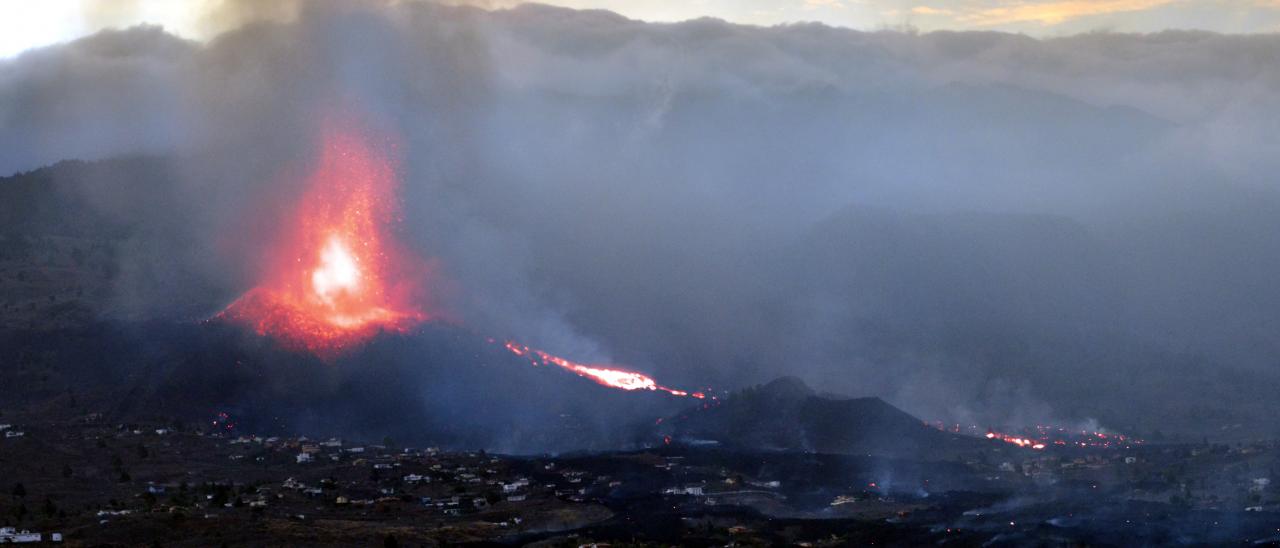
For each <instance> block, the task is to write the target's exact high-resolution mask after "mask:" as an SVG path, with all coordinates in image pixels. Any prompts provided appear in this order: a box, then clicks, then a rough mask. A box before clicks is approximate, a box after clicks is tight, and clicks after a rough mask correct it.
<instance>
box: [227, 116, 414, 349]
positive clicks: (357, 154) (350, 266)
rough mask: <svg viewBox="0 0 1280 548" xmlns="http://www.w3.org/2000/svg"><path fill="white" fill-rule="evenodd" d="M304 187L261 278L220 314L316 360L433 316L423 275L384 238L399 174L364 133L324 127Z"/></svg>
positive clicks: (394, 211)
mask: <svg viewBox="0 0 1280 548" xmlns="http://www.w3.org/2000/svg"><path fill="white" fill-rule="evenodd" d="M321 147H322V148H321V151H320V156H319V161H318V163H317V165H316V167H315V169H314V171H313V172H312V173H311V175H310V176H309V178H308V180H307V191H306V193H305V195H303V197H302V199H301V201H300V202H299V203H298V207H297V209H296V210H295V211H294V212H293V214H292V217H290V218H289V219H288V220H287V221H286V224H285V227H284V231H283V233H282V235H281V237H280V238H279V239H278V240H277V241H276V242H275V244H274V246H273V247H272V248H271V259H270V261H269V264H268V267H267V270H266V272H265V275H264V276H263V278H262V280H261V282H260V283H259V284H258V285H257V286H256V287H254V288H253V289H251V290H249V291H248V292H247V293H245V294H244V295H243V296H242V297H240V298H239V299H237V300H236V301H235V302H233V303H232V304H231V305H230V306H228V307H227V308H226V310H224V311H223V312H222V313H221V314H220V315H219V316H221V317H225V318H228V319H232V320H235V321H238V322H242V323H245V324H247V325H249V326H251V327H252V328H253V329H254V330H255V331H257V332H258V334H260V335H269V336H271V337H274V338H276V339H278V340H280V341H281V342H282V343H284V344H285V345H286V346H288V347H291V348H294V349H305V350H308V351H311V352H313V353H315V354H318V355H322V356H332V355H334V354H336V353H339V352H341V351H343V350H344V349H347V348H349V347H351V346H352V345H356V344H359V343H361V342H363V341H366V340H368V339H369V338H370V337H372V336H374V335H376V334H377V333H378V332H381V331H404V330H406V329H408V328H410V327H412V326H413V325H415V324H417V323H419V322H422V321H424V320H427V319H429V318H431V317H432V315H431V314H429V313H428V312H427V311H426V310H425V309H424V306H423V305H422V302H421V299H420V297H421V292H420V290H419V287H421V286H420V281H421V280H423V279H424V278H425V277H426V276H427V274H428V271H427V269H426V267H425V263H423V262H422V261H421V260H420V259H418V258H417V257H414V256H413V255H412V254H410V253H408V252H407V251H405V250H402V249H399V248H398V247H397V245H396V242H395V240H394V239H393V238H392V237H391V236H390V230H391V227H392V225H393V223H395V222H396V221H397V210H398V208H397V203H396V194H395V193H396V186H397V178H396V175H395V172H394V170H393V169H392V166H391V164H390V162H389V161H388V160H387V159H386V158H385V157H383V156H382V155H380V154H379V153H378V152H377V150H376V149H375V148H374V147H373V146H372V145H371V142H370V138H369V137H368V136H367V135H365V134H363V133H361V132H359V131H353V130H349V129H345V128H343V129H339V128H337V127H335V126H334V125H332V124H331V125H329V126H328V127H326V129H325V131H324V134H323V138H322V145H321Z"/></svg>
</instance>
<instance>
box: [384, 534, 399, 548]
mask: <svg viewBox="0 0 1280 548" xmlns="http://www.w3.org/2000/svg"><path fill="white" fill-rule="evenodd" d="M382 548H400V541H398V540H396V536H395V535H387V538H384V539H382Z"/></svg>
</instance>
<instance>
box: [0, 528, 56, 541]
mask: <svg viewBox="0 0 1280 548" xmlns="http://www.w3.org/2000/svg"><path fill="white" fill-rule="evenodd" d="M58 536H59V537H61V536H62V535H58ZM41 540H43V536H42V535H41V534H40V533H32V532H31V531H27V530H26V529H23V530H21V531H18V530H17V529H14V528H13V527H0V544H8V543H14V544H26V543H28V542H40V541H41ZM59 540H61V539H59Z"/></svg>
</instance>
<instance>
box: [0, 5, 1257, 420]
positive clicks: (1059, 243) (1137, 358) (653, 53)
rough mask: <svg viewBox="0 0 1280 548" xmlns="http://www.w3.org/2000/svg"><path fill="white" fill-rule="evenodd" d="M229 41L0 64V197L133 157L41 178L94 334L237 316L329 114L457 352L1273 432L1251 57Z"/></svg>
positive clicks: (790, 32)
mask: <svg viewBox="0 0 1280 548" xmlns="http://www.w3.org/2000/svg"><path fill="white" fill-rule="evenodd" d="M233 15H234V17H233ZM223 16H225V17H227V19H223V21H234V22H235V23H236V24H235V25H229V26H233V27H235V28H232V29H231V30H228V31H227V32H225V33H222V34H220V35H218V36H216V37H214V38H212V39H211V40H210V41H209V42H207V43H202V42H193V41H188V40H184V39H181V38H178V37H175V36H173V35H170V34H167V33H165V32H164V30H162V29H159V28H155V27H134V28H128V29H122V30H115V31H106V32H103V33H100V34H97V35H94V36H90V37H88V38H84V39H81V40H78V41H75V42H72V43H68V44H64V45H59V46H52V47H48V48H44V49H39V50H35V51H30V52H28V53H25V54H23V55H21V56H19V57H16V58H14V59H11V60H6V61H0V173H3V174H6V175H7V174H10V173H15V172H22V171H30V170H34V169H37V168H39V167H41V166H45V165H48V164H52V163H54V162H57V161H59V160H63V159H84V160H96V159H103V158H110V157H115V156H122V155H124V156H137V155H145V156H154V157H157V158H158V159H156V160H154V161H153V162H152V164H151V165H153V167H151V168H148V170H146V171H145V172H128V171H125V172H123V174H120V172H114V173H117V175H115V176H112V177H107V178H102V179H103V180H95V179H94V178H93V177H92V176H91V175H84V174H83V173H82V174H80V175H75V176H74V177H72V175H70V174H69V173H70V172H69V171H67V170H66V169H62V170H53V171H52V172H51V175H50V177H52V178H53V179H54V182H55V183H56V184H55V187H56V188H57V189H58V192H61V193H62V196H64V197H66V199H68V200H73V201H75V202H76V203H77V204H82V206H83V207H84V208H85V210H92V211H93V212H95V214H96V215H101V216H102V217H103V219H105V220H104V221H103V222H109V223H115V224H118V225H120V226H123V227H127V228H125V229H121V230H123V231H124V233H125V234H126V235H127V236H126V237H125V239H123V240H122V242H123V243H121V244H119V247H118V248H117V249H116V257H117V262H118V266H119V269H118V272H116V273H115V274H114V275H113V277H112V286H111V290H110V298H109V300H110V302H111V305H110V306H107V307H104V310H107V311H108V312H107V313H108V314H111V315H115V316H127V317H129V318H131V319H137V318H153V317H177V318H183V319H195V318H200V317H207V316H208V315H210V314H212V313H214V312H216V311H217V310H218V309H220V308H221V307H222V306H225V305H226V304H227V302H229V301H230V299H232V298H234V296H235V295H237V294H238V293H240V292H242V291H244V290H245V289H246V288H247V287H249V286H251V285H252V280H253V279H255V276H257V275H258V274H259V272H260V269H261V268H262V267H263V264H264V257H263V254H264V253H266V252H267V250H266V248H265V247H264V242H263V240H264V235H269V234H271V233H272V231H273V230H276V229H277V228H276V224H275V222H274V221H275V220H277V219H278V217H279V215H280V214H281V212H282V211H285V210H286V209H287V207H288V206H287V204H289V203H290V201H291V200H293V199H294V198H296V197H297V196H298V195H299V194H300V192H302V189H301V188H299V186H298V185H299V183H298V181H299V180H300V179H301V177H298V176H297V175H298V173H299V172H300V171H302V170H304V169H305V166H306V165H307V164H308V161H309V160H310V158H309V155H310V154H312V150H313V146H312V145H313V144H314V139H315V134H316V128H317V125H318V124H319V123H320V122H321V121H322V119H323V118H324V115H325V114H326V113H331V112H334V111H340V112H344V113H346V114H348V115H352V116H357V117H360V118H361V119H363V120H365V121H366V122H367V123H368V124H369V125H371V126H373V127H376V128H378V129H380V130H381V131H382V132H383V133H385V134H386V135H389V136H391V137H389V138H388V139H387V141H386V142H385V143H384V144H385V146H386V148H387V149H388V150H389V151H390V152H389V154H391V155H392V156H394V159H395V160H396V161H397V163H398V165H399V166H400V170H401V173H400V175H401V179H402V181H401V196H400V197H401V200H402V202H403V204H402V206H403V218H404V219H403V220H404V226H403V227H402V228H403V234H401V236H402V237H403V238H404V239H405V240H406V242H407V243H408V244H409V245H410V246H411V247H412V248H413V249H415V250H416V251H418V252H419V253H421V254H422V255H423V256H426V257H431V258H433V259H435V260H436V261H438V264H439V267H440V270H441V273H442V275H443V276H444V277H445V278H447V280H448V283H445V284H442V285H441V286H440V287H436V288H434V290H435V291H436V292H437V293H439V297H440V298H441V299H442V300H443V301H444V302H445V303H446V306H447V308H448V309H449V310H450V313H451V315H453V316H454V317H456V318H458V319H460V320H462V321H463V323H465V324H466V325H469V326H473V327H475V328H476V329H477V330H479V331H481V332H484V333H495V334H501V335H510V336H512V337H516V338H518V339H520V340H524V341H528V342H529V344H535V345H536V346H538V347H542V348H546V349H548V350H549V351H553V352H556V353H558V354H564V355H568V356H572V357H574V358H575V359H580V360H583V361H591V360H613V361H616V362H619V363H626V364H630V365H631V366H633V367H635V368H637V369H641V370H644V371H646V372H650V373H653V374H654V376H655V377H659V378H662V379H664V381H665V382H668V383H670V384H671V385H673V386H706V385H712V386H718V387H724V388H736V387H741V386H746V385H751V384H756V383H761V382H765V381H767V380H769V379H771V378H773V377H776V376H778V375H794V376H797V377H800V378H803V379H804V380H805V381H806V382H808V383H809V384H810V385H812V386H820V387H822V389H823V390H826V391H831V392H837V393H843V394H848V395H851V396H880V397H883V398H884V399H885V400H887V401H889V402H891V403H893V404H894V405H897V406H898V407H901V408H903V409H905V410H906V411H909V412H911V413H913V414H915V415H918V416H922V417H926V418H940V419H953V420H964V421H978V422H1020V423H1026V422H1034V421H1039V420H1050V419H1052V420H1058V421H1083V420H1087V419H1098V420H1101V421H1103V424H1106V425H1114V426H1115V427H1139V428H1143V429H1155V428H1163V429H1166V430H1169V431H1177V430H1179V429H1180V428H1181V429H1185V430H1187V431H1195V432H1199V431H1208V430H1214V429H1217V428H1219V427H1220V426H1223V425H1229V424H1236V423H1244V424H1247V425H1249V428H1252V429H1255V430H1257V429H1266V428H1270V429H1272V430H1271V431H1269V433H1271V434H1275V433H1277V432H1275V431H1274V428H1275V425H1274V424H1272V421H1269V419H1268V417H1271V416H1274V413H1275V412H1277V411H1280V409H1277V406H1278V405H1280V401H1277V400H1276V399H1275V398H1274V394H1275V390H1276V389H1277V388H1280V366H1278V365H1277V363H1276V358H1275V356H1277V355H1280V285H1277V284H1276V283H1275V280H1276V275H1275V274H1276V273H1277V272H1280V239H1278V238H1277V237H1276V235H1277V234H1280V193H1278V191H1280V188H1277V182H1276V177H1275V173H1277V172H1280V138H1277V137H1276V136H1277V135H1280V65H1277V63H1276V62H1275V60H1276V59H1277V58H1280V36H1277V35H1274V34H1272V35H1248V36H1245V35H1219V34H1211V33H1200V32H1178V31H1169V32H1163V33H1157V34H1147V35H1130V34H1110V33H1094V34H1082V35H1076V36H1069V37H1062V38H1053V39H1041V40H1037V39H1031V38H1027V37H1025V36H1020V35H1011V34H1000V33H979V32H966V33H954V32H937V33H929V34H914V33H900V32H859V31H853V30H847V29H838V28H830V27H823V26H816V25H793V26H780V27H769V28H765V27H749V26H737V25H731V24H727V23H724V22H721V21H717V20H711V19H701V20H695V21H688V22H684V23H675V24H654V23H645V22H640V21H634V20H628V19H625V18H622V17H620V16H617V15H615V14H611V13H608V12H600V11H572V10H566V9H560V8H551V7H546V6H537V5H526V6H521V7H518V8H514V9H509V10H499V11H485V10H482V9H478V8H474V7H457V6H441V5H435V4H427V3H402V4H394V5H387V4H383V3H377V2H370V3H364V4H356V3H336V2H334V3H307V4H304V5H302V7H301V8H300V9H298V10H297V13H296V16H295V17H278V14H275V13H271V14H266V16H267V17H266V18H256V16H254V14H248V15H246V14H241V13H236V14H230V13H228V14H223ZM242 21H243V22H244V24H243V25H242V26H236V25H239V23H240V22H242ZM77 173H79V172H77ZM59 177H62V178H64V179H68V180H70V179H71V178H75V179H76V181H77V182H75V184H72V183H70V182H63V183H57V181H58V179H59ZM147 177H151V178H154V179H156V181H159V182H160V183H161V184H159V185H157V184H141V183H139V181H140V180H141V179H144V178H147ZM127 183H134V184H127ZM157 188H162V189H163V191H162V192H157V190H156V189H157ZM3 207H11V206H5V205H0V208H3ZM12 207H16V206H12ZM12 213H13V214H14V215H15V216H16V215H18V213H19V212H18V211H17V210H15V211H13V212H12ZM10 218H11V219H12V218H16V217H10ZM80 220H83V219H67V220H66V221H67V222H68V223H70V222H71V221H80ZM58 225H59V223H58V222H56V221H50V224H49V226H50V227H52V228H47V229H42V230H47V231H50V232H58V231H59V230H64V229H65V226H62V227H59V226H58ZM5 230H6V231H10V232H11V233H16V232H19V231H21V230H25V229H24V228H21V227H17V226H14V225H7V226H5ZM179 296H181V297H179ZM423 390H424V392H425V394H424V397H429V393H430V390H431V388H430V387H424V388H423ZM1169 422H1173V423H1174V424H1168V423H1169Z"/></svg>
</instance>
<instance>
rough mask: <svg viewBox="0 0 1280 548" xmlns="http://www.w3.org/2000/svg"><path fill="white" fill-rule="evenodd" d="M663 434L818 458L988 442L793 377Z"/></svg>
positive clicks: (933, 452) (671, 423) (686, 417)
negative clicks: (823, 392)
mask: <svg viewBox="0 0 1280 548" xmlns="http://www.w3.org/2000/svg"><path fill="white" fill-rule="evenodd" d="M659 430H660V431H661V432H663V433H664V434H665V435H668V436H671V437H672V438H673V439H675V440H680V441H686V442H695V443H696V442H699V441H715V442H718V443H720V444H722V445H725V446H730V447H743V448H755V449H784V450H802V451H812V452H817V453H844V454H863V453H866V454H880V455H897V456H930V457H933V456H938V455H940V454H946V453H951V452H955V451H967V450H973V449H978V448H980V447H982V446H983V445H984V443H983V440H979V439H975V438H969V437H964V436H957V435H954V434H950V433H947V432H942V431H940V430H937V429H934V428H931V427H929V426H926V425H925V424H924V423H923V422H922V421H921V420H920V419H917V418H915V417H912V416H911V415H909V414H907V413H906V412H904V411H902V410H900V409H898V408H896V407H894V406H892V405H889V404H888V403H886V402H885V401H884V400H881V399H880V398H852V399H843V398H839V397H832V396H825V395H819V394H817V393H815V392H814V391H813V389H811V388H809V387H808V386H807V385H805V384H804V382H803V381H801V380H800V379H797V378H795V377H782V378H779V379H776V380H774V381H772V382H770V383H768V384H765V385H762V386H758V387H755V388H750V389H747V390H744V391H742V392H739V393H737V394H734V395H733V396H730V397H729V398H727V399H725V400H723V401H722V402H721V403H719V404H718V405H709V406H705V407H703V408H699V409H697V410H693V411H689V412H686V413H684V414H681V415H677V416H675V417H672V418H670V419H667V420H664V421H663V423H662V424H660V425H659Z"/></svg>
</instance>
